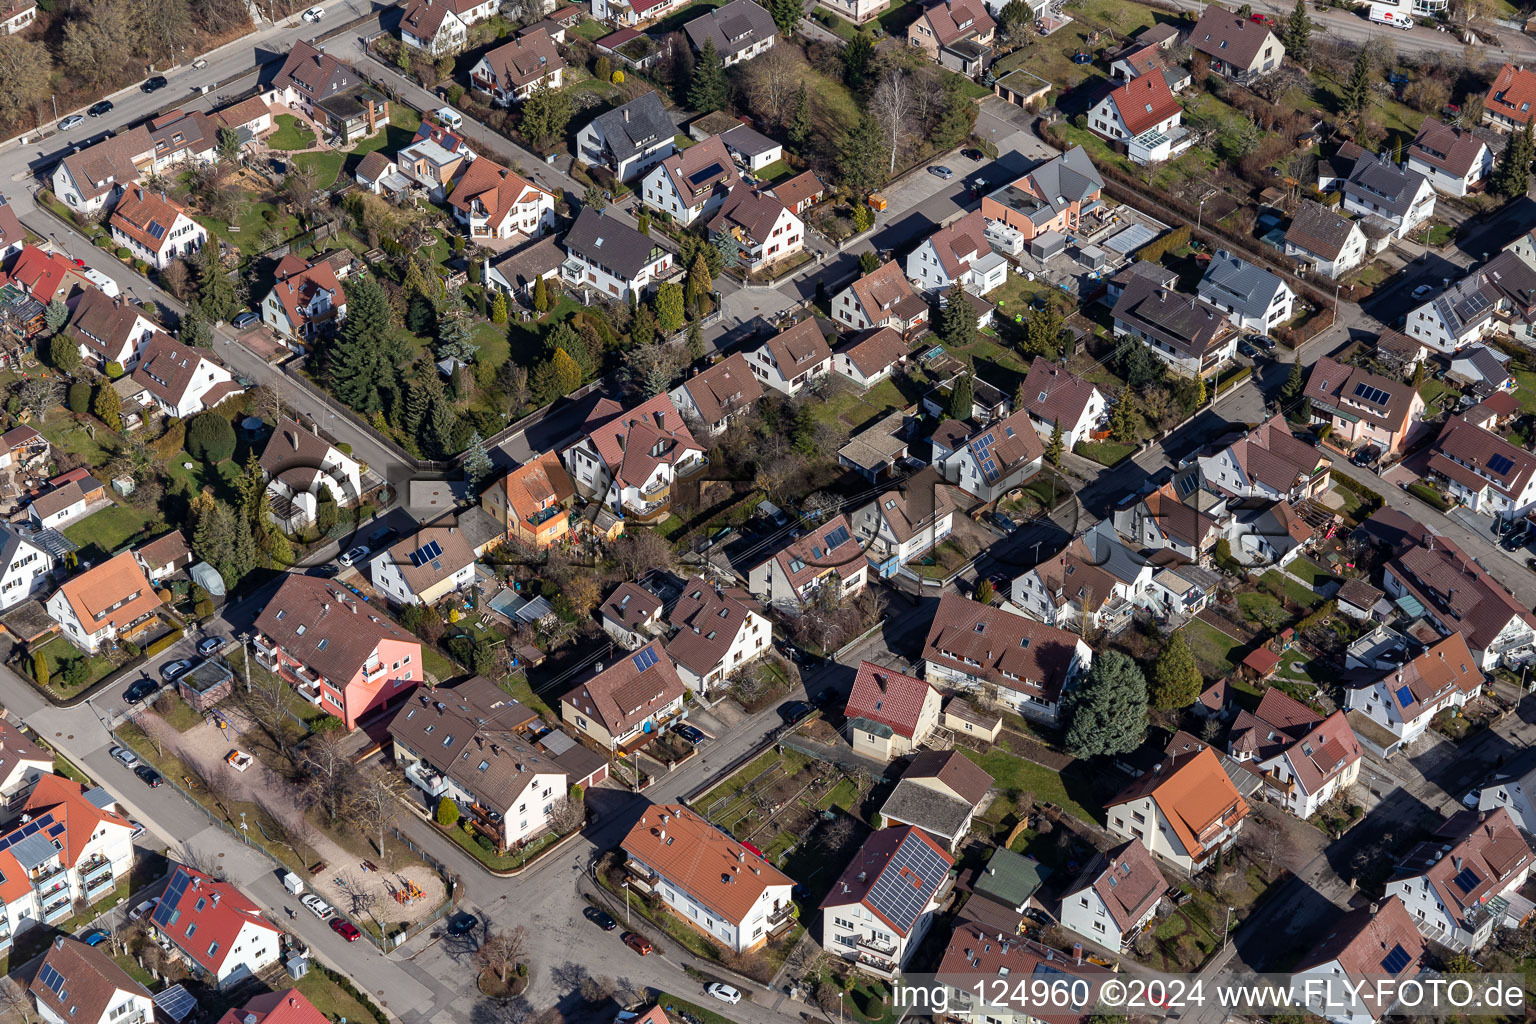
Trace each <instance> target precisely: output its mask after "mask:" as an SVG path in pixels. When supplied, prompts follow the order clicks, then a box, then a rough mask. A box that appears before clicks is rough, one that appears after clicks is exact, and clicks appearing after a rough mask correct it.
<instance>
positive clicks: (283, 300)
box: [261, 253, 347, 343]
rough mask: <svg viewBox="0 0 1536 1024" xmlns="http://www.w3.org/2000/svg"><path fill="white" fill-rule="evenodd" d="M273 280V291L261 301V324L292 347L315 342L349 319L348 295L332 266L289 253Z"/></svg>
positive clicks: (280, 264) (275, 272) (278, 265)
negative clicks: (347, 317)
mask: <svg viewBox="0 0 1536 1024" xmlns="http://www.w3.org/2000/svg"><path fill="white" fill-rule="evenodd" d="M273 277H274V278H275V280H274V281H273V283H272V290H271V291H269V292H267V296H266V298H264V299H262V301H261V320H262V322H263V323H265V324H266V325H267V326H268V327H270V328H272V330H273V331H274V332H275V333H277V334H278V335H279V336H281V337H282V338H284V339H285V340H287V341H289V342H290V343H292V342H301V343H302V342H312V341H314V340H315V339H316V338H317V337H319V336H320V335H322V334H326V333H329V332H330V331H333V330H335V328H336V325H337V324H338V323H339V322H340V321H342V320H344V319H346V316H347V293H346V292H345V291H344V290H342V287H341V282H340V281H338V280H336V271H335V270H333V269H332V267H331V265H330V263H329V262H327V261H324V260H316V261H314V262H310V261H308V260H306V259H304V258H303V257H302V256H298V255H295V254H294V253H289V254H288V255H286V256H284V257H283V258H282V260H281V261H279V263H278V264H277V269H276V270H275V271H274V272H273Z"/></svg>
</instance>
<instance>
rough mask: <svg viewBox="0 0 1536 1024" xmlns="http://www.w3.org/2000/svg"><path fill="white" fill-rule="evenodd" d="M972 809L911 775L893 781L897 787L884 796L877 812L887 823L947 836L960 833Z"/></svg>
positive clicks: (951, 836)
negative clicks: (909, 777)
mask: <svg viewBox="0 0 1536 1024" xmlns="http://www.w3.org/2000/svg"><path fill="white" fill-rule="evenodd" d="M974 810H975V808H974V807H972V806H971V805H970V804H968V803H966V802H965V801H964V800H956V799H955V798H954V797H952V796H946V795H945V794H943V793H941V792H939V791H938V790H936V789H932V788H930V787H928V786H924V785H921V784H919V783H917V782H913V781H912V780H911V779H903V780H901V781H900V782H898V783H896V788H895V789H894V790H892V791H891V795H890V796H889V797H887V798H886V800H885V804H884V806H882V807H881V808H880V813H881V814H883V815H884V816H885V818H886V822H887V824H890V823H892V822H901V823H902V824H904V825H916V826H917V827H918V828H920V829H923V830H924V831H926V832H931V833H932V834H934V835H936V836H938V837H940V838H941V839H946V840H948V839H952V838H954V837H955V836H957V835H959V834H960V830H961V829H963V828H964V827H965V823H966V820H967V819H968V817H969V816H970V815H971V813H972V812H973V811H974Z"/></svg>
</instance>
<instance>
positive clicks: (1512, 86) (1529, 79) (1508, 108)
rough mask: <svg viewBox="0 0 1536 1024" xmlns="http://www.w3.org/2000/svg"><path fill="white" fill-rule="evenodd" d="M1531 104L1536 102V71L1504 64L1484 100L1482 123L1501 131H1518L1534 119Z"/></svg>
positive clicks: (1494, 77)
mask: <svg viewBox="0 0 1536 1024" xmlns="http://www.w3.org/2000/svg"><path fill="white" fill-rule="evenodd" d="M1532 103H1536V72H1533V71H1529V70H1527V69H1525V68H1523V67H1521V66H1520V65H1518V64H1509V63H1505V64H1504V65H1503V66H1502V67H1500V68H1499V73H1498V74H1496V75H1494V76H1493V84H1492V85H1491V86H1489V87H1488V95H1487V96H1485V97H1484V98H1483V124H1486V125H1488V126H1489V127H1491V128H1495V129H1497V130H1498V131H1501V132H1513V131H1517V130H1519V129H1521V128H1524V127H1525V124H1526V122H1527V121H1529V120H1530V119H1531V104H1532Z"/></svg>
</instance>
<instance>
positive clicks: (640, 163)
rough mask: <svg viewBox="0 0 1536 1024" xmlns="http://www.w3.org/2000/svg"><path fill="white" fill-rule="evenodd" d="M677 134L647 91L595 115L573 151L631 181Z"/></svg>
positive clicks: (669, 150) (668, 150)
mask: <svg viewBox="0 0 1536 1024" xmlns="http://www.w3.org/2000/svg"><path fill="white" fill-rule="evenodd" d="M599 2H601V0H599ZM676 135H677V126H676V125H675V124H673V123H672V119H671V118H670V117H668V116H667V111H666V109H665V108H664V107H663V106H662V105H661V96H660V95H658V94H657V93H655V92H648V93H645V94H644V95H641V96H638V97H636V98H635V99H632V100H630V101H629V102H628V103H626V104H624V105H623V106H622V107H618V108H616V109H614V110H610V111H608V112H607V113H606V114H599V115H598V116H597V117H596V118H594V119H593V121H592V123H591V124H589V125H587V126H586V127H585V128H583V129H582V130H581V132H580V133H579V134H578V135H577V136H576V155H577V158H578V159H579V160H581V161H582V162H583V163H588V164H598V165H600V166H603V167H606V168H608V169H609V170H610V171H612V172H613V173H614V175H615V176H617V177H618V179H619V180H620V181H626V182H627V181H633V180H634V179H635V178H637V177H639V176H640V175H642V174H644V173H645V172H646V171H648V170H650V169H651V168H652V167H654V166H656V165H657V164H659V163H661V161H663V160H665V159H666V158H667V157H669V156H671V155H672V154H673V153H675V152H677V144H676V143H675V142H674V141H673V139H674V137H675V136H676ZM583 212H585V211H583Z"/></svg>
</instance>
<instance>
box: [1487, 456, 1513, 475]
mask: <svg viewBox="0 0 1536 1024" xmlns="http://www.w3.org/2000/svg"><path fill="white" fill-rule="evenodd" d="M1488 468H1489V469H1491V470H1493V471H1494V472H1495V473H1497V474H1499V475H1500V476H1503V475H1504V474H1505V473H1508V472H1509V471H1510V470H1512V469H1514V468H1515V460H1514V459H1512V458H1510V457H1509V456H1508V455H1495V456H1493V457H1491V458H1490V459H1489V460H1488Z"/></svg>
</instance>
